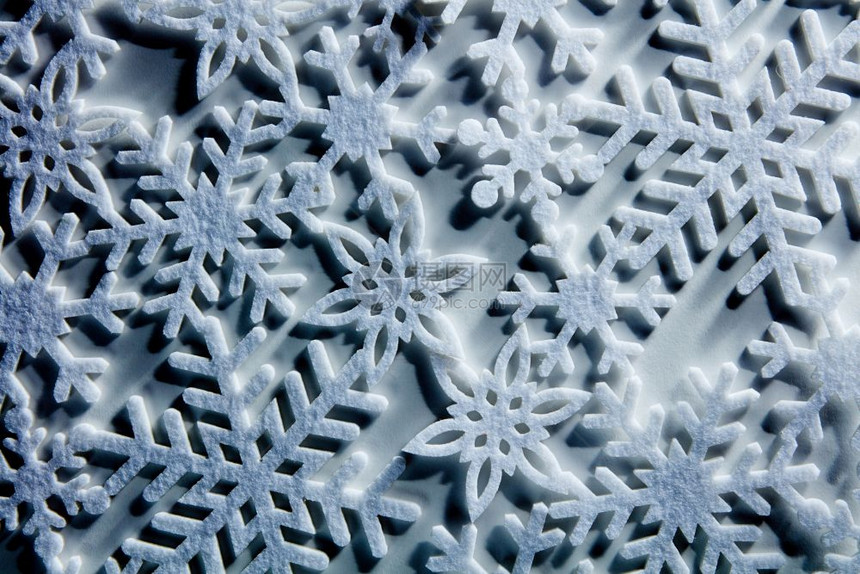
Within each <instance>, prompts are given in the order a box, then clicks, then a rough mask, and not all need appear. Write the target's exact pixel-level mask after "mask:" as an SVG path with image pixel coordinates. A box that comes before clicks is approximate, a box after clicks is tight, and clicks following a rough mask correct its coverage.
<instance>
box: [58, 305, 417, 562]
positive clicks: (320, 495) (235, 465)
mask: <svg viewBox="0 0 860 574" xmlns="http://www.w3.org/2000/svg"><path fill="white" fill-rule="evenodd" d="M203 334H204V337H205V340H206V344H207V351H208V354H209V355H210V357H201V356H197V355H189V354H185V353H175V354H173V355H172V356H171V358H170V363H171V364H172V365H173V366H174V368H177V369H181V370H185V371H190V372H193V373H195V374H197V375H200V376H203V377H206V378H209V379H210V380H214V382H215V383H216V387H217V388H216V389H213V390H209V389H204V388H198V387H190V388H188V389H186V391H185V392H184V393H183V400H184V401H185V402H186V403H187V404H188V405H190V406H194V407H196V408H199V409H202V410H203V411H204V412H209V413H212V414H213V415H218V417H219V418H221V419H222V420H223V421H224V422H225V423H226V424H224V425H221V424H213V423H209V422H205V421H204V420H199V421H197V422H196V423H195V427H196V432H199V436H200V437H201V438H202V441H203V448H204V452H199V451H197V450H196V449H195V448H192V445H191V442H190V439H189V434H188V430H187V429H186V427H185V423H184V422H183V417H182V415H181V414H180V413H179V411H177V410H175V409H168V410H167V411H166V412H165V413H164V416H163V420H164V425H165V427H166V430H167V444H164V443H161V442H159V441H156V440H155V438H154V436H153V429H152V423H151V421H150V418H149V416H148V415H147V412H146V408H145V405H144V401H143V399H142V398H141V397H134V398H132V399H131V401H130V402H129V404H128V411H129V417H130V419H131V428H132V436H126V435H123V434H117V433H113V432H109V431H99V430H96V429H94V428H93V427H90V426H88V425H83V426H80V427H77V428H76V429H75V430H74V432H73V435H72V443H73V446H74V447H75V448H76V449H78V450H79V451H87V450H98V451H102V452H108V453H113V454H114V455H119V456H120V457H122V458H123V459H124V460H125V462H124V463H123V464H122V466H120V467H119V468H118V469H117V470H116V472H114V474H113V475H112V476H111V477H110V478H109V479H108V481H107V482H106V483H105V490H106V491H107V493H108V494H110V495H111V496H113V495H116V494H117V493H118V492H119V491H120V490H122V489H123V488H124V487H126V485H128V483H129V482H130V481H131V480H132V479H133V478H134V477H135V476H137V475H138V473H140V472H141V471H142V470H143V469H144V468H145V467H147V466H153V465H154V466H155V467H158V468H161V469H162V470H161V472H160V473H159V474H158V475H157V476H156V477H155V478H154V480H152V481H151V482H150V483H149V484H148V485H147V487H146V488H145V489H144V492H143V496H144V498H145V499H146V500H148V501H152V502H154V501H157V500H159V499H160V498H161V497H163V496H165V494H166V493H167V491H168V490H169V489H170V488H171V487H173V486H174V485H176V484H177V483H178V482H179V481H180V479H182V478H183V477H184V476H190V475H199V476H200V479H199V480H197V481H196V482H194V483H193V486H191V487H190V488H189V489H187V490H186V491H185V493H184V494H183V495H182V496H181V497H180V499H179V501H178V503H177V504H178V506H177V508H176V509H175V511H171V512H160V513H158V514H156V515H155V516H154V517H153V519H152V527H153V528H154V529H156V530H157V531H160V532H164V533H167V534H169V535H172V536H179V537H181V538H182V539H183V541H182V542H181V543H180V544H179V545H178V546H175V547H171V546H165V545H163V544H159V543H157V542H152V541H148V540H145V539H143V540H138V539H129V540H126V541H125V542H123V544H122V552H123V553H124V554H125V555H126V556H127V557H128V562H127V563H126V565H125V566H124V568H123V571H127V572H136V571H138V569H140V568H141V567H143V566H144V565H154V566H157V567H158V568H159V569H160V570H162V571H168V572H173V571H177V570H178V569H183V570H184V569H185V568H187V567H188V564H189V562H191V561H193V560H195V559H199V560H201V561H202V564H203V565H204V567H205V568H206V569H207V570H222V569H223V568H224V561H223V556H224V552H228V553H229V552H232V553H233V555H234V556H235V555H237V554H239V553H241V552H242V551H243V550H244V549H245V548H246V547H247V546H248V545H249V544H251V543H252V542H253V541H254V540H255V539H256V538H258V537H260V538H261V539H262V540H263V543H264V548H263V549H262V550H261V551H259V552H257V553H255V555H254V558H253V560H252V563H251V565H250V566H249V568H252V569H260V570H267V569H273V570H279V569H286V570H287V571H290V568H291V565H300V566H303V567H306V568H311V569H314V570H323V569H324V568H325V567H326V566H327V565H328V557H327V555H326V554H325V553H324V552H322V551H321V550H318V549H316V548H313V547H310V546H307V545H305V544H303V543H302V542H301V539H298V540H296V539H294V538H293V537H292V536H291V535H289V534H287V533H286V532H287V531H295V532H301V533H306V534H308V535H313V534H314V533H315V532H316V526H315V524H314V521H313V519H312V516H311V514H310V512H309V509H308V506H307V505H308V503H309V502H314V503H317V504H319V505H320V506H321V508H322V513H323V516H324V517H325V523H326V525H327V526H328V529H329V531H330V533H331V537H332V539H333V541H334V542H335V543H336V544H337V545H338V546H345V545H347V544H348V543H349V541H350V530H349V527H348V526H347V522H346V521H345V519H344V511H346V510H348V511H351V512H355V513H357V515H358V517H359V519H360V523H361V526H362V529H363V532H364V533H365V535H366V537H367V542H368V544H369V545H370V548H371V552H372V554H373V555H374V556H376V557H381V556H383V555H384V554H385V553H386V551H387V544H386V542H385V537H384V534H383V530H382V527H381V525H380V519H381V518H383V517H385V518H387V519H393V520H400V521H414V520H415V519H416V518H417V517H418V515H419V508H418V506H417V505H415V504H414V503H411V502H406V501H402V500H397V499H393V498H389V497H387V496H385V494H384V492H385V490H387V488H388V487H389V486H390V485H391V483H392V482H393V481H394V480H395V479H396V478H397V476H398V475H399V474H400V472H401V471H402V469H403V460H402V459H395V460H394V461H392V463H391V464H389V465H388V466H387V467H385V469H384V470H383V471H382V472H381V474H380V475H379V476H378V477H377V478H376V479H375V480H374V481H373V482H372V483H371V484H369V485H365V487H364V488H355V487H353V486H350V485H349V483H350V481H351V480H352V479H353V478H354V477H355V475H356V474H358V473H359V472H360V471H361V470H362V469H363V468H364V466H366V464H367V456H366V455H365V454H364V453H361V452H358V453H354V454H352V455H351V456H349V457H347V458H346V459H345V462H343V463H342V465H341V466H340V468H339V469H338V470H337V471H336V472H335V473H334V475H332V476H331V477H330V478H328V479H327V480H325V481H322V480H316V479H315V478H314V475H315V474H316V473H317V472H318V471H319V469H320V468H321V467H322V465H323V464H324V463H325V462H327V461H328V460H329V459H330V458H331V457H332V455H333V454H334V453H332V452H330V451H327V450H321V449H317V448H312V447H310V446H308V445H307V444H306V443H305V441H306V439H308V438H309V437H313V436H317V437H325V438H328V439H332V440H347V441H348V440H354V439H355V438H356V437H357V436H358V431H359V427H358V425H356V424H355V423H352V422H346V421H343V420H339V419H337V418H329V414H330V412H331V410H332V409H333V408H334V407H335V406H339V407H342V408H347V409H356V410H359V411H364V412H367V413H370V414H379V413H380V412H382V411H383V410H384V409H385V407H386V405H387V401H386V399H385V398H384V397H382V396H379V395H374V394H370V393H367V392H362V391H360V390H357V389H354V388H352V387H353V385H354V384H355V383H356V380H357V379H359V378H360V377H361V375H362V367H363V364H364V361H363V357H362V353H363V351H359V352H358V353H356V354H355V355H353V356H352V358H351V359H350V360H349V361H348V362H347V363H346V364H345V365H344V366H343V367H342V368H341V369H339V370H338V371H337V372H335V371H334V369H333V367H332V365H331V363H330V362H329V359H328V356H327V355H326V352H325V349H324V347H323V345H322V343H320V342H312V343H311V345H310V347H309V348H308V352H309V354H310V360H311V364H312V365H313V374H314V375H315V377H316V378H317V379H318V382H319V385H320V389H321V392H320V394H319V395H317V396H316V398H314V399H313V400H311V399H310V398H309V397H308V394H307V390H306V388H305V384H306V382H305V381H303V378H302V376H301V375H299V373H297V372H292V373H291V374H289V375H288V376H287V377H286V378H285V379H284V380H283V390H284V391H285V392H286V397H287V403H286V405H285V407H286V408H288V409H289V412H290V414H291V416H292V421H293V422H292V423H288V422H287V421H286V420H284V419H283V417H282V414H281V408H282V407H281V405H279V401H278V399H277V398H272V399H271V400H263V404H264V406H263V407H262V409H261V410H257V408H255V407H254V406H253V405H254V404H256V403H257V401H258V399H261V396H262V395H263V393H264V392H266V390H267V388H268V387H269V386H270V385H271V384H272V380H273V378H274V370H273V369H272V367H271V366H269V365H263V366H261V367H260V368H259V369H258V370H257V371H256V374H254V375H253V376H252V377H250V378H249V379H248V380H242V379H240V378H239V376H238V375H237V374H236V371H237V370H238V369H239V368H240V367H241V365H242V364H243V363H244V362H246V361H247V360H248V358H249V357H250V355H251V353H252V352H253V351H254V350H255V349H256V348H257V347H258V346H259V345H260V343H261V342H262V341H263V340H264V338H265V331H264V330H263V329H262V328H259V327H256V328H254V329H253V330H252V331H251V332H250V333H249V334H248V335H247V336H246V337H245V338H244V339H242V340H241V341H240V342H239V343H238V345H236V346H235V348H232V349H231V348H230V347H229V346H228V344H227V342H226V341H225V338H224V333H223V330H222V328H221V325H220V323H219V322H218V321H217V320H215V319H208V320H206V321H205V323H204V326H203ZM182 507H194V508H198V509H200V510H201V511H203V514H204V515H205V516H202V517H200V518H189V517H188V516H187V515H185V514H184V513H183V512H182V510H181V509H182ZM221 529H226V530H227V531H228V532H229V540H230V543H231V545H230V547H229V548H220V542H219V537H218V535H217V533H218V532H219V531H220V530H221ZM108 567H109V568H110V569H112V570H115V571H118V565H117V564H116V563H113V562H112V563H110V564H109V566H108Z"/></svg>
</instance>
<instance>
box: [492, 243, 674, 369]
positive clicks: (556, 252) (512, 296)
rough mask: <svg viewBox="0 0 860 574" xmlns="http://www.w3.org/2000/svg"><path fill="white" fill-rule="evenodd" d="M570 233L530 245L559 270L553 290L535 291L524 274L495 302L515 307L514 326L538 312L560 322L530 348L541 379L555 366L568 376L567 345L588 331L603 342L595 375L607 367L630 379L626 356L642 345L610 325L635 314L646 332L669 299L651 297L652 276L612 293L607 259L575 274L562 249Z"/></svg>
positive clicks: (655, 285) (611, 263)
mask: <svg viewBox="0 0 860 574" xmlns="http://www.w3.org/2000/svg"><path fill="white" fill-rule="evenodd" d="M553 231H554V229H553ZM573 232H574V230H573V228H567V229H565V230H564V231H563V232H562V233H561V234H560V235H557V236H556V237H555V238H554V239H553V240H552V241H551V242H550V243H549V244H538V245H534V246H533V247H532V249H531V251H532V253H534V254H535V255H537V256H539V257H546V258H550V259H551V260H553V261H554V262H555V263H557V264H558V266H559V267H560V269H561V271H562V273H563V277H562V278H559V279H556V280H555V281H554V283H555V288H556V290H555V291H550V292H540V291H538V290H537V289H535V287H534V286H533V285H532V283H531V282H530V281H529V280H528V278H527V277H526V276H525V275H523V274H521V273H517V274H516V275H514V278H513V283H514V285H515V286H516V287H517V291H502V292H501V293H499V296H498V300H499V302H500V303H502V304H503V305H509V306H514V305H515V306H516V307H517V309H516V311H515V312H514V314H513V316H512V319H513V321H514V323H523V322H524V321H525V319H526V318H527V317H528V316H529V315H530V314H532V313H533V312H534V311H535V310H536V309H538V308H541V307H544V308H546V307H548V308H550V309H554V310H555V318H556V319H558V321H560V322H561V329H560V330H559V332H558V334H557V335H556V336H555V338H553V339H549V340H545V341H535V342H533V343H531V350H532V352H533V353H536V354H541V355H544V359H543V360H542V361H541V363H540V366H539V367H538V372H539V373H540V375H541V376H544V377H545V376H548V375H549V373H550V372H551V371H552V370H553V368H555V366H556V365H559V366H560V367H561V369H562V370H563V371H564V372H565V373H570V372H572V371H573V366H574V365H573V359H572V357H571V355H570V351H569V349H568V346H569V344H570V342H571V340H572V339H573V336H574V334H575V333H576V332H577V331H579V332H581V333H582V334H584V335H587V334H589V333H591V332H594V333H596V335H597V336H598V337H599V338H600V340H601V342H602V343H603V348H604V349H603V353H602V355H601V357H600V360H599V362H598V364H597V368H598V371H599V372H600V373H601V374H605V373H607V372H609V369H610V368H611V367H612V366H613V365H617V366H618V367H619V369H620V370H621V371H622V372H623V373H626V374H631V373H632V372H633V365H632V363H631V361H630V357H631V356H633V355H638V354H639V353H641V352H642V346H641V345H639V344H638V343H632V342H627V341H621V340H619V339H618V338H617V337H616V336H615V334H614V332H613V331H612V328H611V326H610V325H611V323H612V322H614V321H615V320H617V319H618V312H617V311H618V310H619V309H636V310H637V311H638V312H639V314H640V315H641V316H642V318H643V319H644V320H645V321H646V322H647V323H648V324H649V325H650V326H651V327H656V326H657V325H658V324H659V322H660V315H659V314H658V313H657V311H656V309H660V308H662V309H668V308H669V307H671V306H672V305H673V304H674V302H675V298H674V297H673V296H671V295H661V294H659V293H657V292H656V290H657V288H658V287H659V285H660V279H659V277H657V276H653V277H651V278H649V279H648V281H647V282H646V283H645V284H644V285H643V286H642V287H641V288H640V289H639V292H638V293H635V294H633V293H617V292H616V290H617V287H618V282H617V281H614V280H612V279H611V278H610V273H611V270H612V269H613V267H614V265H615V261H614V260H613V259H612V258H611V257H607V258H605V259H604V260H603V261H602V262H601V264H600V265H599V266H598V267H597V270H594V269H592V268H591V267H590V266H589V265H584V266H583V267H582V268H581V269H579V268H578V267H577V266H576V265H575V264H574V262H573V261H572V259H571V257H570V255H569V253H568V252H567V249H566V247H565V246H566V245H569V244H570V243H572V238H573Z"/></svg>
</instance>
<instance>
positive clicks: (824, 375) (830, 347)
mask: <svg viewBox="0 0 860 574" xmlns="http://www.w3.org/2000/svg"><path fill="white" fill-rule="evenodd" d="M858 373H860V334H857V333H854V334H849V335H847V336H845V337H840V338H830V339H824V340H823V341H821V342H820V343H819V349H818V360H817V361H816V365H815V372H814V374H813V377H815V379H816V380H817V381H818V382H819V383H820V384H821V385H822V386H827V387H829V388H830V389H831V390H832V391H833V392H835V393H836V394H838V395H839V396H840V397H841V398H843V399H845V400H847V399H850V398H856V397H858V396H860V374H858Z"/></svg>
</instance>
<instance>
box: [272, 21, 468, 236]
mask: <svg viewBox="0 0 860 574" xmlns="http://www.w3.org/2000/svg"><path fill="white" fill-rule="evenodd" d="M375 30H376V31H378V30H379V29H378V28H377V29H375ZM370 32H374V30H370ZM371 35H373V34H371ZM422 35H423V32H421V31H419V33H417V34H416V38H415V42H414V44H413V45H412V47H411V48H410V49H409V50H408V51H406V52H405V53H402V51H401V49H400V48H401V46H400V44H401V43H400V42H399V41H398V42H396V43H392V41H385V42H383V45H384V46H385V50H384V55H385V58H386V62H387V64H388V73H387V76H386V77H385V79H384V80H383V81H382V82H381V83H380V85H379V86H377V87H376V88H375V89H374V88H371V87H370V86H369V85H368V84H366V83H365V84H361V85H359V86H356V85H355V82H354V81H353V79H352V76H351V75H350V72H349V69H348V64H349V62H350V60H351V59H352V58H353V56H354V55H355V53H356V51H357V50H358V47H359V38H358V37H357V36H350V37H348V38H347V40H346V42H345V43H344V44H343V45H341V43H340V42H339V41H338V39H337V37H336V36H335V33H334V31H333V30H332V29H331V28H330V27H324V28H323V29H322V31H321V32H320V35H319V37H320V40H321V42H322V51H316V50H311V51H309V52H307V53H306V54H305V60H306V61H307V62H308V64H310V65H312V66H315V67H318V68H322V69H324V70H328V71H329V72H331V74H332V76H333V77H334V79H335V82H336V84H337V88H338V93H337V94H331V95H329V96H328V97H327V103H328V107H327V108H322V109H317V108H309V107H307V106H305V105H304V104H303V103H302V102H301V99H300V98H299V97H298V93H297V90H296V86H295V84H294V83H290V84H288V85H285V86H282V88H281V93H282V96H283V99H284V101H283V102H274V101H266V102H263V104H262V105H261V110H262V111H263V112H264V113H265V114H266V115H268V116H273V117H278V118H282V121H281V124H280V127H281V129H282V130H284V133H287V132H289V131H290V130H292V129H293V128H294V127H295V126H296V125H297V124H298V123H299V122H310V123H315V124H319V125H321V126H324V127H325V129H324V131H323V133H322V138H323V139H324V140H326V141H329V142H331V145H330V146H329V147H328V148H327V149H326V151H325V153H324V154H323V155H322V157H320V158H319V160H317V161H314V162H293V163H291V164H290V165H289V167H288V168H287V172H288V173H289V174H290V175H291V176H292V177H293V178H295V179H296V182H295V184H294V186H293V191H292V193H293V194H295V195H296V196H297V197H305V196H309V197H311V196H313V195H320V194H323V195H333V194H334V186H333V182H332V178H331V171H332V169H333V168H334V166H335V164H337V163H338V162H339V161H340V160H341V159H342V158H344V157H346V158H348V159H349V161H351V162H353V163H355V162H358V161H359V160H363V162H364V164H366V167H367V171H368V172H369V175H370V183H369V184H368V185H367V187H366V188H365V189H363V190H362V191H361V195H360V196H359V199H358V206H359V208H361V209H363V210H366V209H368V208H369V207H370V206H371V205H372V204H373V203H374V202H375V201H379V204H380V207H381V208H382V210H383V213H384V214H385V216H386V217H388V218H389V219H393V218H394V217H395V216H396V213H397V205H398V200H405V199H408V198H409V197H410V196H411V195H412V194H413V193H415V189H414V188H413V186H412V184H411V183H409V182H408V181H406V180H403V179H400V178H397V177H394V176H392V175H390V174H389V173H388V172H387V171H386V168H385V165H384V162H383V152H386V151H388V150H390V149H391V148H392V138H405V139H409V140H413V141H414V142H415V143H417V145H418V146H419V148H420V149H421V151H422V153H423V154H424V156H425V158H426V159H427V160H428V161H430V162H436V161H438V160H439V157H440V154H439V151H438V150H437V149H436V147H435V144H436V143H440V142H447V141H449V140H450V139H451V138H452V136H453V133H452V132H451V130H447V129H444V128H440V127H438V126H437V125H436V124H437V123H438V122H439V120H440V119H442V118H443V117H444V116H445V113H446V112H445V107H444V106H436V107H435V108H433V110H431V112H430V113H429V114H427V115H426V116H425V117H424V119H422V120H421V121H420V122H419V123H417V124H416V123H410V122H405V121H402V120H398V119H396V115H397V108H396V107H395V106H394V105H392V104H391V103H389V101H390V100H391V98H392V97H393V96H394V94H395V92H396V91H397V90H398V89H399V88H400V87H401V86H403V85H407V84H413V85H420V84H423V83H426V82H428V81H429V80H430V78H431V77H432V76H431V75H430V74H429V73H427V72H426V71H419V70H416V69H415V66H416V64H417V63H418V61H419V60H420V59H421V58H422V57H423V56H424V55H425V54H426V53H427V46H426V45H425V43H424V41H423V39H422ZM306 224H308V225H311V226H312V228H313V229H314V230H315V231H319V224H318V222H316V221H315V220H313V219H311V220H308V221H306Z"/></svg>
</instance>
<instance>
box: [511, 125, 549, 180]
mask: <svg viewBox="0 0 860 574" xmlns="http://www.w3.org/2000/svg"><path fill="white" fill-rule="evenodd" d="M510 153H511V164H513V165H515V166H516V167H518V168H519V169H521V170H523V171H528V172H534V171H538V170H541V169H543V168H544V167H545V166H546V165H547V164H549V163H550V161H551V158H552V148H551V147H550V145H549V142H548V141H546V140H545V139H544V138H543V137H541V135H540V134H539V133H534V132H533V133H526V134H521V135H519V136H518V137H517V138H516V139H515V140H514V142H513V143H512V144H511V152H510Z"/></svg>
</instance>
